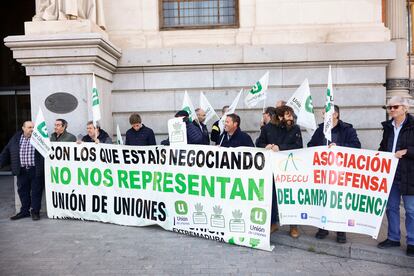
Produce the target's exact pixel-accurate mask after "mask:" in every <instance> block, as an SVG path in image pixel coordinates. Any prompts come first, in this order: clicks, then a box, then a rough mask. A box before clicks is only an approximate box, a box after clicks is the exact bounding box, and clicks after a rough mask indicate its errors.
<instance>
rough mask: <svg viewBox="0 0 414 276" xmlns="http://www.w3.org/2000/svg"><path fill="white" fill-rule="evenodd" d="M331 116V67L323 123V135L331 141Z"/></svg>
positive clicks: (332, 101)
mask: <svg viewBox="0 0 414 276" xmlns="http://www.w3.org/2000/svg"><path fill="white" fill-rule="evenodd" d="M333 114H334V96H333V87H332V72H331V66H329V73H328V87H327V89H326V103H325V118H324V121H323V134H324V135H325V138H326V140H328V141H332V133H331V132H332V126H333Z"/></svg>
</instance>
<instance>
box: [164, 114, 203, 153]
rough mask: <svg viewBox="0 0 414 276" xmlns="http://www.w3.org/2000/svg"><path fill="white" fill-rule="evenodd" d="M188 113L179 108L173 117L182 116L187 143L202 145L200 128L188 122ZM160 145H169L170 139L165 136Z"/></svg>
mask: <svg viewBox="0 0 414 276" xmlns="http://www.w3.org/2000/svg"><path fill="white" fill-rule="evenodd" d="M188 116H189V114H188V112H187V111H185V110H180V111H178V112H177V113H176V114H175V116H174V117H175V118H183V122H185V125H186V130H187V144H194V145H202V144H203V135H202V134H201V131H200V128H199V127H196V126H195V125H194V124H193V123H191V122H190V119H189V118H188ZM161 145H164V146H169V145H170V140H169V139H168V138H167V139H165V140H163V141H162V142H161Z"/></svg>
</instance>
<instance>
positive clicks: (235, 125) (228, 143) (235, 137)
mask: <svg viewBox="0 0 414 276" xmlns="http://www.w3.org/2000/svg"><path fill="white" fill-rule="evenodd" d="M220 146H222V147H226V148H237V147H254V144H253V141H252V138H251V137H250V136H249V134H247V133H246V132H244V131H241V129H240V117H239V115H237V114H234V113H233V114H227V118H226V122H225V124H224V132H223V134H222V135H221V136H220Z"/></svg>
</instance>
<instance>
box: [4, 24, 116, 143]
mask: <svg viewBox="0 0 414 276" xmlns="http://www.w3.org/2000/svg"><path fill="white" fill-rule="evenodd" d="M25 29H26V35H21V36H9V37H6V38H5V40H4V42H5V45H6V46H7V47H9V48H10V49H11V50H12V51H13V57H14V58H15V59H16V60H17V61H18V62H20V63H21V64H22V65H23V66H25V68H26V74H27V75H28V76H30V93H31V110H32V118H35V117H36V114H37V112H38V109H39V107H41V108H42V110H43V113H44V115H45V119H46V122H47V125H48V129H49V130H53V122H54V120H55V119H57V118H63V119H66V120H67V121H68V122H69V127H68V131H69V132H72V133H73V134H75V135H79V134H85V133H86V122H87V121H88V120H91V119H92V111H91V104H90V103H91V96H90V95H91V91H92V90H91V89H92V73H94V74H95V76H96V83H97V88H98V91H99V96H100V100H101V114H102V119H101V121H100V123H101V126H102V128H104V129H105V130H107V131H108V133H110V134H111V133H113V131H112V127H113V120H112V106H111V91H112V79H113V73H114V72H115V70H116V67H117V63H118V59H119V58H120V56H121V51H120V49H119V48H117V47H116V46H115V45H113V44H112V43H111V42H110V41H109V40H108V36H107V34H106V33H104V32H102V31H99V30H100V29H99V28H98V27H97V26H96V25H94V23H92V22H90V21H79V20H77V21H43V22H26V24H25ZM98 29H99V30H98ZM97 30H98V31H97Z"/></svg>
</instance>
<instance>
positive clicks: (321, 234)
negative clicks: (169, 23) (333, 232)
mask: <svg viewBox="0 0 414 276" xmlns="http://www.w3.org/2000/svg"><path fill="white" fill-rule="evenodd" d="M328 235H329V231H328V230H324V229H320V228H319V230H318V232H316V234H315V238H317V239H320V240H323V239H324V238H326V237H327V236H328Z"/></svg>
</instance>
